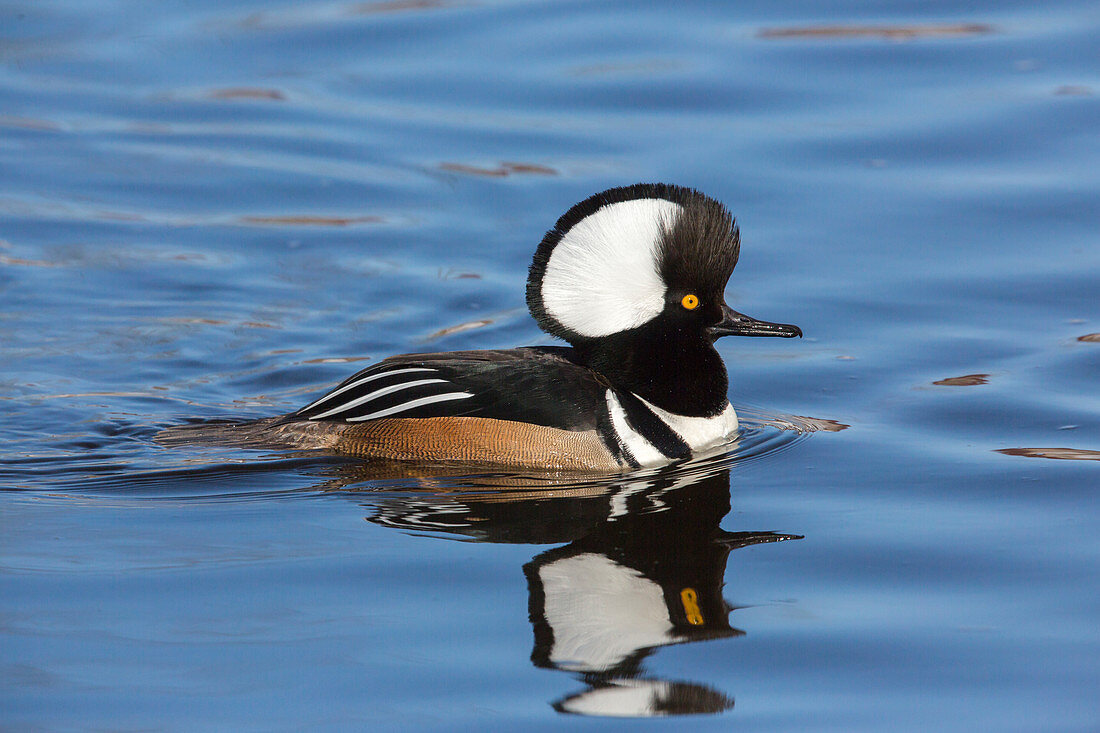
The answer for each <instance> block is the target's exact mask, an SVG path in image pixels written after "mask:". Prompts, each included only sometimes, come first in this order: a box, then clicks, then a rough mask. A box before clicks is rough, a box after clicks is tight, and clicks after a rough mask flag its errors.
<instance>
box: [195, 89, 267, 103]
mask: <svg viewBox="0 0 1100 733" xmlns="http://www.w3.org/2000/svg"><path fill="white" fill-rule="evenodd" d="M207 96H208V97H210V98H211V99H270V100H274V101H277V102H281V101H282V100H284V99H286V95H284V94H283V93H282V92H280V91H279V90H278V89H263V88H261V87H232V88H229V89H214V90H213V91H211V92H210V93H209V94H207Z"/></svg>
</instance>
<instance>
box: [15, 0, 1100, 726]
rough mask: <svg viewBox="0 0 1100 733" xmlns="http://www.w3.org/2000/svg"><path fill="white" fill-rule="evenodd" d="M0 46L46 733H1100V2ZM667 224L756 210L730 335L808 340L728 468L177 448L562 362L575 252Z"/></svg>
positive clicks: (739, 361)
mask: <svg viewBox="0 0 1100 733" xmlns="http://www.w3.org/2000/svg"><path fill="white" fill-rule="evenodd" d="M0 14H2V17H3V18H4V19H5V22H4V23H3V25H2V30H0V33H2V40H3V43H2V45H0V49H2V50H0V61H2V66H0V181H2V183H3V185H2V186H0V385H2V389H0V443H2V445H3V448H2V450H0V457H2V460H0V486H2V487H3V488H4V489H5V491H4V492H3V493H0V517H2V520H0V521H2V532H0V568H2V573H0V619H2V624H0V635H2V638H0V650H2V651H0V680H2V681H3V683H4V684H3V685H2V690H3V691H2V692H0V710H2V711H3V712H2V719H3V721H4V726H5V727H10V728H11V729H14V730H25V729H48V730H68V729H112V730H132V729H158V730H160V729H165V730H195V729H206V728H217V729H226V728H228V729H234V730H270V729H305V728H308V729H339V730H346V729H349V728H353V729H354V728H363V727H367V726H372V727H376V728H382V729H387V728H388V729H398V728H401V729H408V728H424V729H441V730H450V729H465V728H470V727H473V726H489V727H494V728H498V727H499V728H502V729H504V728H509V729H510V728H514V727H515V726H517V725H522V726H524V727H525V728H526V729H530V730H540V729H558V728H562V727H564V726H567V725H568V726H578V725H582V726H592V727H600V728H606V727H616V728H619V727H621V728H624V729H626V728H635V727H638V726H641V725H646V723H645V722H643V721H639V720H637V719H635V718H636V717H637V716H644V715H658V714H661V715H668V714H691V713H696V714H697V715H696V717H694V718H692V719H691V720H690V724H691V725H692V726H698V727H699V728H702V729H715V730H727V729H729V728H730V727H737V728H738V729H742V730H769V731H774V730H805V729H812V730H844V731H853V730H883V729H889V730H921V731H923V730H927V729H929V728H935V729H940V730H1027V731H1031V730H1057V731H1089V730H1096V728H1097V725H1098V724H1100V703H1098V699H1100V698H1098V696H1097V694H1096V690H1097V689H1100V673H1098V671H1100V670H1098V667H1100V665H1098V664H1097V661H1096V660H1097V659H1098V658H1100V633H1098V631H1097V629H1098V628H1100V624H1098V623H1097V622H1098V620H1100V618H1098V616H1100V603H1098V595H1097V590H1096V589H1097V567H1098V561H1100V539H1098V537H1100V519H1098V517H1100V513H1098V509H1100V500H1098V496H1097V486H1098V485H1100V461H1097V460H1096V458H1097V456H1098V455H1100V454H1098V451H1100V390H1098V386H1097V385H1098V384H1100V381H1098V377H1100V343H1098V341H1100V337H1097V336H1095V334H1097V333H1100V298H1098V294H1100V246H1098V245H1100V242H1098V239H1097V232H1098V231H1100V172H1098V171H1100V136H1097V134H1096V133H1097V129H1098V121H1100V70H1098V66H1097V56H1096V49H1097V47H1098V43H1100V22H1098V21H1100V18H1098V16H1097V15H1096V13H1095V9H1094V7H1093V5H1092V4H1090V3H1086V2H1057V3H1044V4H1042V6H1041V7H1040V6H1036V5H1034V4H1029V3H1021V2H1008V3H1004V2H1001V3H979V4H976V5H974V4H972V5H969V6H967V7H966V8H965V9H962V8H960V7H958V6H957V4H948V3H938V2H934V3H925V4H921V5H919V6H916V5H911V4H910V5H906V4H900V3H895V4H892V5H891V4H886V5H881V6H876V7H874V8H872V7H870V6H867V5H865V4H858V3H853V2H846V3H839V4H832V5H830V6H829V7H828V8H826V7H824V6H820V7H818V6H809V5H805V4H801V3H792V2H780V3H770V4H751V3H750V4H740V5H733V4H727V3H716V2H713V3H712V2H698V3H687V4H669V5H667V6H644V7H639V6H637V5H636V4H632V3H621V2H606V3H573V2H565V3H540V2H461V3H460V2H446V1H441V2H401V1H399V2H375V3H370V2H367V3H356V2H340V1H339V0H336V1H334V2H305V3H297V4H288V5H272V4H269V3H257V2H247V1H240V2H238V1H236V0H231V1H230V2H225V1H224V0H223V1H221V2H216V3H215V2H196V3H187V4H186V6H178V5H177V4H170V3H137V2H114V3H107V4H103V3H95V4H90V3H81V2H63V1H60V0H58V1H54V2H35V3H7V4H6V5H5V7H4V8H3V10H0ZM645 180H660V181H669V182H675V183H679V184H683V185H690V186H695V187H698V188H699V189H701V190H703V191H705V192H707V193H709V194H710V195H712V196H715V197H717V198H719V199H721V200H722V201H724V202H725V203H726V204H728V205H729V206H730V208H731V209H732V210H733V212H734V213H735V214H736V216H737V217H738V220H739V223H740V225H741V231H742V240H743V246H742V256H741V262H740V264H739V266H738V269H737V272H736V273H735V275H734V278H733V280H732V281H731V283H730V286H729V289H728V291H727V300H728V301H729V302H730V304H731V305H732V306H733V307H735V308H736V309H738V310H742V311H744V312H747V313H749V314H752V315H754V316H757V317H760V318H764V319H767V320H774V321H780V322H786V323H797V324H798V325H799V326H801V327H802V329H803V330H804V332H805V333H806V336H807V338H805V339H804V340H802V341H798V342H791V341H778V340H767V339H740V340H735V339H724V340H723V341H721V342H720V344H719V347H720V350H721V352H722V354H723V356H724V357H725V359H726V362H727V364H728V366H729V369H730V375H731V388H730V396H731V399H732V401H733V402H734V404H735V405H737V406H738V408H739V410H740V411H741V413H742V414H743V415H744V416H745V417H746V427H747V430H746V433H745V435H743V436H742V438H741V441H740V443H739V444H738V446H736V449H735V450H734V452H733V454H732V455H731V456H729V457H727V458H725V459H722V460H716V461H704V462H702V463H701V464H698V465H692V466H687V467H678V468H673V469H672V470H667V471H657V472H649V473H643V474H639V475H630V476H623V477H619V478H615V479H608V478H606V477H605V478H602V479H599V480H582V479H578V478H577V477H546V476H533V475H522V474H504V475H500V474H492V473H488V472H485V471H476V470H463V471H458V472H455V471H448V470H440V469H438V468H437V469H431V470H427V469H424V470H412V471H405V472H390V473H380V472H377V471H372V470H371V469H370V468H369V467H365V466H363V465H362V464H360V463H356V462H353V461H348V460H344V459H340V458H336V457H330V456H318V455H313V454H287V453H274V452H265V451H250V450H241V449H227V450H218V449H212V448H193V449H177V450H166V449H164V448H162V447H160V446H158V445H157V444H156V442H155V441H154V436H155V435H156V433H157V432H158V431H159V430H161V429H162V428H164V427H165V426H168V425H173V424H179V423H182V422H184V421H186V420H190V419H221V418H242V417H243V418H251V417H260V416H265V415H273V414H278V413H280V412H285V411H289V410H291V409H294V408H296V407H298V406H301V405H302V404H305V403H306V402H308V401H309V400H310V399H311V398H313V397H315V396H316V395H317V394H318V393H319V392H320V391H322V390H323V389H325V388H326V387H328V386H331V385H332V384H334V383H336V382H338V381H339V380H341V379H343V378H344V377H346V376H348V375H349V374H350V373H352V372H354V371H355V370H357V369H359V368H361V367H362V366H364V365H366V364H368V363H372V362H373V361H376V360H378V359H381V358H384V357H386V356H389V355H392V354H398V353H405V352H410V351H426V350H453V349H466V348H511V347H514V346H519V345H526V344H539V343H550V339H549V338H548V337H546V336H544V335H543V334H541V333H540V332H539V331H538V329H537V327H536V326H535V324H534V322H533V321H532V320H531V319H530V318H529V317H528V316H527V314H526V309H525V307H524V299H523V286H524V281H525V278H526V268H527V265H528V263H529V260H530V256H531V254H532V253H533V251H534V248H535V245H536V244H537V242H538V241H539V239H540V238H541V236H542V234H543V233H544V232H545V230H546V229H547V228H548V227H550V226H551V225H552V224H553V222H554V221H555V220H556V218H557V217H558V216H559V215H560V214H561V213H562V212H564V211H565V210H566V209H567V208H568V207H569V206H570V205H572V204H573V203H575V202H576V201H579V200H581V199H582V198H585V197H586V196H588V195H590V194H591V193H593V192H596V191H599V190H602V189H604V188H607V187H610V186H615V185H623V184H629V183H633V182H636V181H645ZM807 426H815V427H827V428H831V429H824V430H817V431H816V432H809V431H808V430H806V428H807ZM784 428H800V429H794V430H792V429H784ZM838 428H845V429H838ZM622 716H632V717H631V718H629V719H628V718H625V717H622ZM681 722H683V721H681Z"/></svg>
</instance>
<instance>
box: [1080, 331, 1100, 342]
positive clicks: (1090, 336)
mask: <svg viewBox="0 0 1100 733" xmlns="http://www.w3.org/2000/svg"><path fill="white" fill-rule="evenodd" d="M1077 340H1078V341H1084V342H1085V343H1088V344H1100V333H1086V334H1085V335H1084V336H1078V337H1077Z"/></svg>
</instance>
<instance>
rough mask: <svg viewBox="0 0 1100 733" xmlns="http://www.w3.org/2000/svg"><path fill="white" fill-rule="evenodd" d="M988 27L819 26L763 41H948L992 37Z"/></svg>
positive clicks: (768, 34)
mask: <svg viewBox="0 0 1100 733" xmlns="http://www.w3.org/2000/svg"><path fill="white" fill-rule="evenodd" d="M992 32H993V26H990V25H986V24H985V23H945V24H934V25H817V26H803V27H795V28H764V29H762V30H761V31H760V32H759V33H757V34H756V35H757V36H758V37H760V38H795V39H806V38H809V39H820V38H882V39H887V40H892V41H908V40H911V39H914V38H947V37H952V36H974V35H981V34H984V33H992Z"/></svg>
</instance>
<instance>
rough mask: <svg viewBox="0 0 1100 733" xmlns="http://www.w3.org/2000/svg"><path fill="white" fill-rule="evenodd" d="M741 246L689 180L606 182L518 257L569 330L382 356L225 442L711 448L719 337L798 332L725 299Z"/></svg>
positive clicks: (528, 451) (430, 456) (547, 454)
mask: <svg viewBox="0 0 1100 733" xmlns="http://www.w3.org/2000/svg"><path fill="white" fill-rule="evenodd" d="M739 254H740V232H739V229H738V226H737V223H736V221H735V219H734V217H733V216H732V214H731V213H730V212H729V210H728V209H727V208H726V207H725V206H724V205H722V204H721V203H720V202H718V201H717V200H715V199H713V198H711V197H709V196H707V195H705V194H703V193H700V192H699V191H697V190H695V189H693V188H688V187H683V186H678V185H673V184H665V183H639V184H635V185H630V186H622V187H617V188H611V189H608V190H606V191H602V192H600V193H597V194H594V195H592V196H590V197H588V198H586V199H584V200H583V201H581V202H580V203H577V204H576V205H574V206H573V207H572V208H570V209H569V210H568V211H566V212H565V214H563V215H562V216H561V217H560V218H559V219H558V221H557V223H556V224H555V225H554V227H553V228H552V229H550V230H549V231H548V232H547V233H546V235H545V236H544V237H543V239H542V241H541V242H540V243H539V245H538V247H537V249H536V250H535V254H534V259H533V262H532V264H531V266H530V269H529V271H528V278H527V290H526V300H527V306H528V309H529V311H530V313H531V315H532V316H533V317H534V319H535V322H536V323H537V324H538V326H539V327H540V328H541V329H542V330H543V331H545V332H546V333H548V334H550V335H551V336H554V337H556V338H558V339H561V340H562V341H564V342H565V343H566V344H567V345H549V346H527V347H521V348H514V349H500V350H480V351H454V352H442V353H424V354H403V355H399V356H391V357H389V358H386V359H383V360H381V361H379V362H377V363H376V364H373V365H371V366H368V367H367V368H365V369H363V370H362V371H359V372H358V373H356V374H353V375H352V376H350V377H348V378H347V379H345V380H344V381H343V382H341V383H340V384H338V385H337V386H336V387H334V388H332V389H331V390H329V391H328V392H326V393H324V394H323V395H321V396H320V397H318V398H317V399H314V400H313V401H311V402H310V403H309V404H307V405H305V406H303V407H301V408H300V409H298V410H295V411H294V412H291V413H289V414H286V415H282V416H279V417H276V418H267V419H263V420H259V421H252V422H250V423H244V424H241V425H238V426H235V428H236V431H237V434H238V435H239V436H241V437H242V439H243V440H239V441H235V442H248V441H253V442H255V440H256V439H257V438H260V437H262V438H264V440H265V441H266V442H267V443H269V444H281V445H291V446H294V447H298V448H319V449H324V450H328V451H332V452H335V453H338V454H342V455H347V456H354V457H357V458H362V459H377V460H382V461H397V462H407V461H416V462H429V463H460V464H482V465H491V466H497V467H506V468H514V469H523V468H528V469H546V470H564V471H612V472H622V471H628V470H633V469H639V468H643V467H655V466H662V465H665V464H669V463H672V462H675V461H680V460H683V459H688V458H691V457H692V456H696V455H699V454H701V453H704V452H707V451H710V450H713V449H715V448H717V447H719V446H722V445H724V444H728V443H729V442H730V441H731V440H733V439H734V438H735V437H736V435H737V433H738V430H739V423H738V418H737V413H736V411H735V410H734V407H733V406H732V405H731V404H730V401H729V398H728V396H727V391H728V387H729V378H728V375H727V372H726V367H725V364H724V363H723V361H722V357H721V356H720V355H719V353H718V351H717V349H716V348H715V341H716V340H717V339H719V338H722V337H725V336H753V337H761V336H770V337H780V338H792V337H801V336H802V331H801V329H799V328H798V327H797V326H794V325H789V324H783V323H771V322H768V321H762V320H758V319H755V318H751V317H749V316H746V315H744V314H742V313H739V312H737V311H735V310H733V309H732V308H731V307H730V306H729V305H728V304H726V302H725V298H724V292H725V288H726V284H727V282H728V281H729V279H730V276H731V275H732V274H733V270H734V267H735V266H736V265H737V260H738V256H739ZM223 432H224V431H223Z"/></svg>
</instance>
